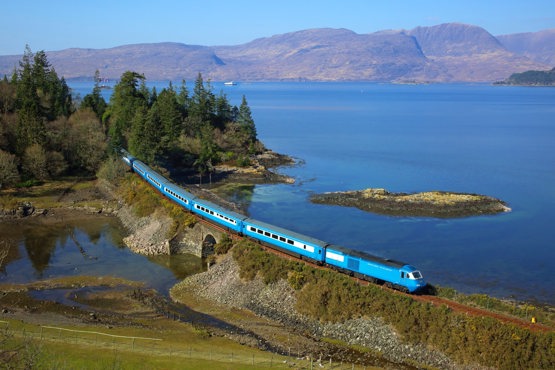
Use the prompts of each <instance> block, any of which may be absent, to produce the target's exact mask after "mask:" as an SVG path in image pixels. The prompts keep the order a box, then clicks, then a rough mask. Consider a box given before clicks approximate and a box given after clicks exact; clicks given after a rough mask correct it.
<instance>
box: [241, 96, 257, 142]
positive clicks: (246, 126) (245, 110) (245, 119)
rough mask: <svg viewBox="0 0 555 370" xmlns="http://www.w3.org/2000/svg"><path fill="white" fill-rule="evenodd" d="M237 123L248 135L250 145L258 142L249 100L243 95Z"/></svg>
mask: <svg viewBox="0 0 555 370" xmlns="http://www.w3.org/2000/svg"><path fill="white" fill-rule="evenodd" d="M237 123H238V124H239V125H240V127H241V129H242V130H243V131H244V132H245V133H246V134H247V136H248V138H249V141H250V144H253V143H254V142H256V126H255V125H254V120H253V119H252V114H251V109H250V107H249V105H248V103H247V98H246V97H245V95H243V99H242V100H241V105H240V106H239V113H238V115H237Z"/></svg>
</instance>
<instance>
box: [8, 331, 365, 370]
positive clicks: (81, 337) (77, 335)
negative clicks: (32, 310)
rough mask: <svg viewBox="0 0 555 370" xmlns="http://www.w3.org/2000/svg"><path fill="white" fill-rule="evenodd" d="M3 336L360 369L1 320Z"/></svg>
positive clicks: (278, 365)
mask: <svg viewBox="0 0 555 370" xmlns="http://www.w3.org/2000/svg"><path fill="white" fill-rule="evenodd" d="M0 324H2V325H3V328H2V332H3V333H4V335H7V336H11V337H18V338H23V339H25V340H29V339H30V340H35V341H41V342H42V341H50V342H58V343H60V342H61V343H66V344H74V345H80V346H89V347H95V348H102V349H111V350H114V351H131V352H138V353H148V354H151V355H157V356H169V357H170V358H175V359H176V360H178V359H195V360H204V361H215V362H223V363H233V364H236V365H250V366H252V367H255V368H275V369H291V368H294V369H336V370H349V369H350V370H355V369H356V370H362V369H366V367H365V366H362V365H354V364H345V363H339V362H332V361H331V360H329V361H320V360H317V359H312V358H308V357H307V358H295V357H290V356H283V355H277V354H272V353H264V352H261V354H260V355H255V354H251V355H249V354H246V353H244V352H242V353H237V352H227V353H226V352H222V351H217V350H208V351H207V350H205V349H204V350H203V349H199V348H195V347H193V346H189V347H184V346H182V345H179V346H178V345H174V346H173V347H172V345H171V344H169V343H167V342H165V341H164V340H163V339H161V338H149V337H138V336H125V335H115V334H108V333H102V332H98V331H88V330H76V329H67V328H61V327H56V326H47V325H42V326H33V327H29V326H27V327H24V328H14V327H12V326H11V325H10V323H9V322H7V321H1V320H0Z"/></svg>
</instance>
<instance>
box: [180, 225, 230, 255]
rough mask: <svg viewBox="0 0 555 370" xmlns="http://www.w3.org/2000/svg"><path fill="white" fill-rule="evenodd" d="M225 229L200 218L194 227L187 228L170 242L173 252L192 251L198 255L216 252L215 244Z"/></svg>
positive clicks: (224, 233)
mask: <svg viewBox="0 0 555 370" xmlns="http://www.w3.org/2000/svg"><path fill="white" fill-rule="evenodd" d="M226 234H229V233H228V232H226V231H225V230H224V229H222V228H220V227H217V226H215V225H213V224H211V223H209V222H207V221H204V220H199V221H198V222H196V223H195V225H194V226H193V227H192V228H186V229H184V230H182V231H181V233H180V234H179V235H178V236H177V237H176V238H174V240H173V241H172V242H171V243H170V251H171V254H180V253H190V254H193V255H195V256H197V257H202V258H204V257H206V256H209V255H210V254H213V253H214V245H215V244H216V243H219V242H220V241H221V240H222V239H223V238H224V235H226Z"/></svg>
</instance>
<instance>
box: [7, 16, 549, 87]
mask: <svg viewBox="0 0 555 370" xmlns="http://www.w3.org/2000/svg"><path fill="white" fill-rule="evenodd" d="M46 54H47V57H48V60H49V61H50V63H51V64H52V66H53V67H54V68H55V70H56V72H57V73H58V75H60V76H64V77H65V78H66V79H70V78H91V77H92V76H93V75H94V73H95V71H96V70H99V72H100V75H101V76H102V77H103V78H108V79H118V78H119V77H120V76H121V74H122V73H123V72H125V71H127V70H133V71H136V72H139V73H143V74H144V75H145V77H146V78H147V79H148V80H181V79H185V80H194V79H195V78H196V76H197V75H198V73H199V72H200V73H202V75H203V78H204V79H211V80H213V81H226V80H235V81H297V80H301V81H302V80H313V81H376V82H493V81H497V80H503V79H506V78H507V77H509V76H510V75H511V74H512V73H515V72H522V71H526V70H548V69H551V68H553V66H555V29H550V30H544V31H540V32H531V33H520V34H511V35H501V36H493V35H492V34H490V33H489V32H488V31H486V30H485V29H483V28H481V27H478V26H474V25H467V24H461V23H446V24H440V25H437V26H431V27H417V28H414V29H412V30H387V31H379V32H375V33H370V34H357V33H355V32H353V31H350V30H347V29H331V28H321V29H308V30H302V31H297V32H291V33H285V34H280V35H275V36H271V37H264V38H259V39H256V40H253V41H251V42H248V43H246V44H241V45H235V46H200V45H187V44H182V43H153V44H133V45H124V46H118V47H114V48H108V49H81V48H71V49H65V50H61V51H47V52H46ZM20 60H21V55H8V56H0V76H2V75H4V74H5V75H8V76H10V75H11V74H12V73H13V70H14V67H16V66H18V62H19V61H20Z"/></svg>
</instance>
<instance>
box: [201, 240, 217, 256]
mask: <svg viewBox="0 0 555 370" xmlns="http://www.w3.org/2000/svg"><path fill="white" fill-rule="evenodd" d="M216 243H217V241H216V238H214V235H212V234H207V235H206V236H205V237H204V240H203V241H202V257H207V256H209V255H211V254H214V245H216Z"/></svg>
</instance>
